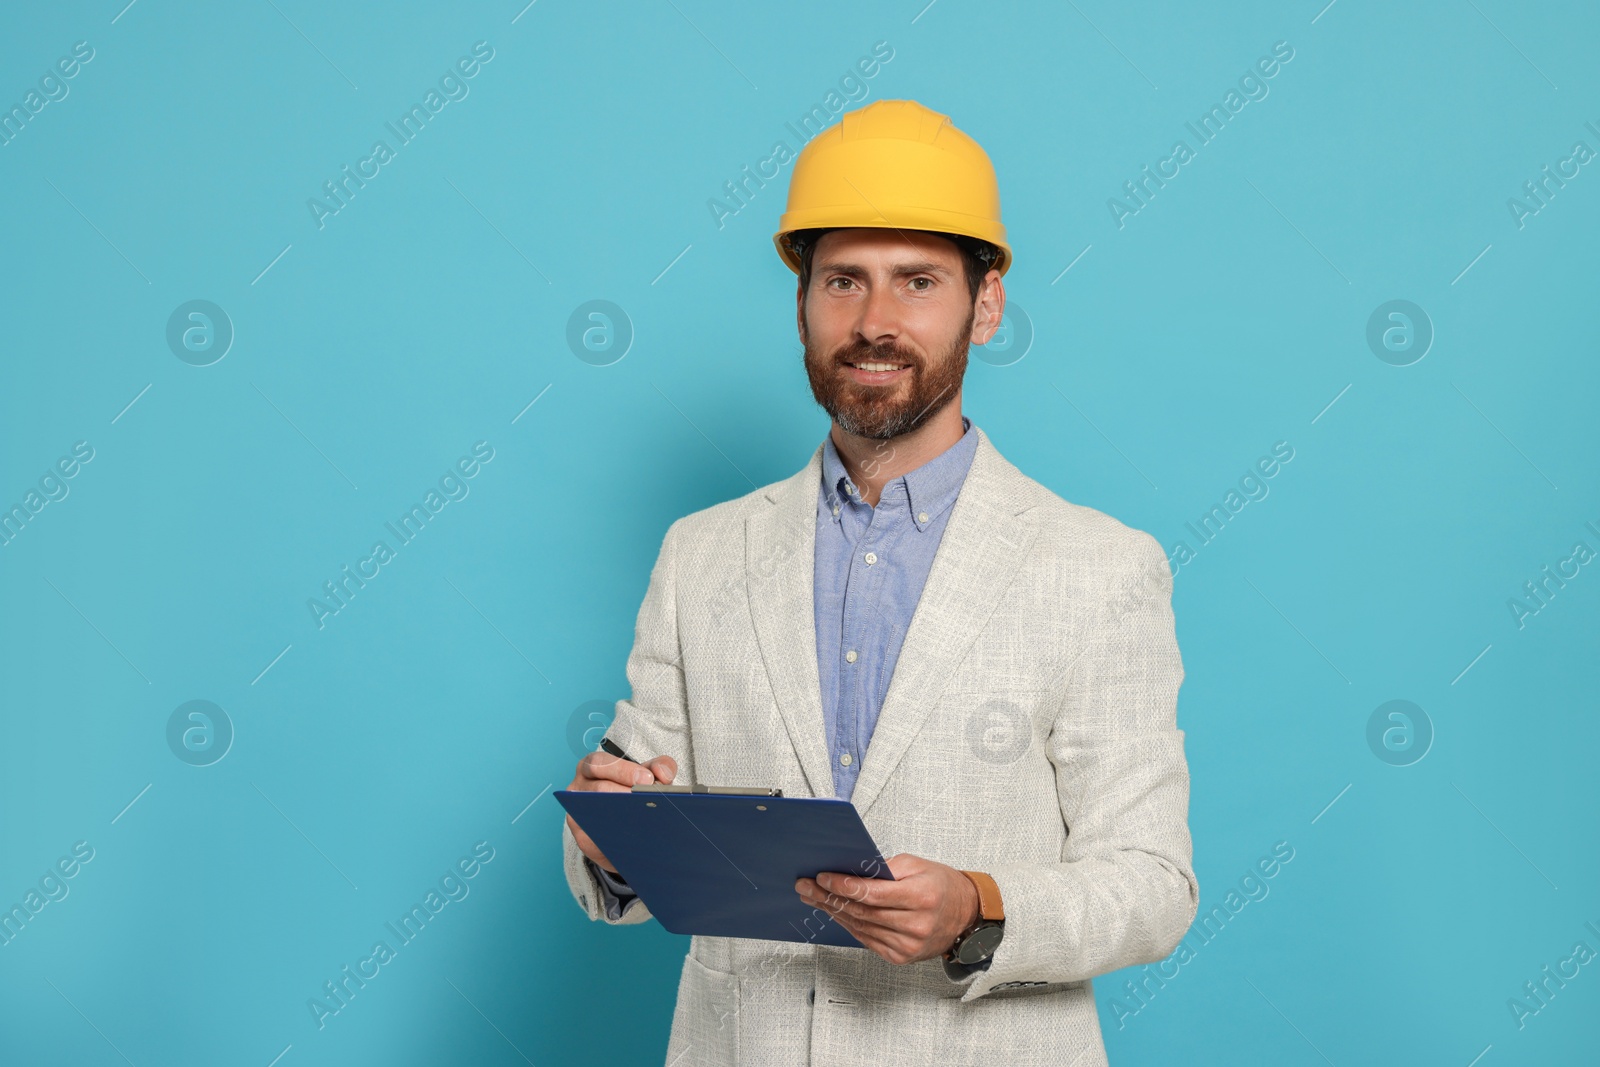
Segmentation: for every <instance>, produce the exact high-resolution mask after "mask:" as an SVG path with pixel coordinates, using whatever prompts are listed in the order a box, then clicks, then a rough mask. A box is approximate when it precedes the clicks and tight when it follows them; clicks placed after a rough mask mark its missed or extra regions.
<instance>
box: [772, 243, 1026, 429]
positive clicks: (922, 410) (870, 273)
mask: <svg viewBox="0 0 1600 1067" xmlns="http://www.w3.org/2000/svg"><path fill="white" fill-rule="evenodd" d="M1004 304H1005V290H1004V288H1003V287H1002V286H1001V284H1000V272H999V271H995V270H991V271H990V272H989V273H988V276H987V277H985V279H984V281H983V284H982V286H981V287H980V288H979V290H978V299H977V301H976V302H974V301H973V300H972V299H971V298H970V297H969V296H968V290H967V281H966V276H965V274H964V273H963V269H962V260H961V253H960V250H959V249H958V248H957V247H956V244H955V242H953V241H950V240H948V239H947V238H944V237H939V236H937V235H935V234H931V233H924V232H921V231H917V230H905V231H902V230H894V229H853V230H834V231H832V232H830V233H826V234H824V235H823V236H822V238H821V240H819V241H818V242H817V248H816V251H815V252H814V253H812V259H811V281H810V286H809V287H808V289H807V290H806V291H803V292H801V293H799V295H798V305H799V306H798V316H799V325H800V340H801V341H802V342H803V343H804V344H805V366H806V375H807V377H808V378H810V380H811V393H812V395H813V396H815V397H816V399H817V403H818V404H820V405H822V408H823V410H825V411H826V412H827V413H828V414H829V416H831V417H832V418H833V420H834V421H835V422H836V423H838V424H839V427H840V428H841V429H842V430H844V431H845V432H846V433H850V434H854V435H856V436H858V437H865V438H868V439H873V440H887V439H889V438H892V437H898V436H900V435H902V434H907V433H910V432H912V431H913V430H915V429H917V428H918V427H919V426H921V425H923V424H924V423H925V422H927V421H928V419H930V418H932V417H933V416H934V415H935V414H937V413H938V412H940V411H942V410H943V409H944V408H945V407H947V406H948V405H949V404H950V403H951V402H952V401H955V400H959V398H960V396H961V379H962V376H963V375H964V374H965V373H966V369H967V348H968V346H969V345H974V344H984V343H986V342H987V341H988V340H989V338H990V337H992V336H993V335H994V331H995V330H996V329H997V328H998V327H999V325H1000V311H1001V309H1002V308H1003V307H1004Z"/></svg>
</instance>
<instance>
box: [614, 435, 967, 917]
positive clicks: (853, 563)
mask: <svg viewBox="0 0 1600 1067" xmlns="http://www.w3.org/2000/svg"><path fill="white" fill-rule="evenodd" d="M961 426H962V434H961V439H960V440H959V441H957V442H956V443H955V444H953V445H951V446H950V447H949V448H947V449H946V450H945V451H943V452H941V453H940V454H939V455H937V456H935V457H934V458H933V459H930V460H929V461H928V462H926V463H924V464H923V465H922V466H920V467H918V468H917V469H916V470H914V471H910V472H908V473H906V474H903V475H901V476H900V477H898V478H896V479H894V480H893V481H892V482H889V483H888V484H887V485H885V486H884V487H883V491H882V492H881V493H880V494H879V497H878V504H877V506H876V507H874V506H873V505H871V504H868V503H867V502H866V501H865V500H863V499H862V498H861V494H860V491H859V489H858V488H857V487H856V485H855V483H854V482H853V481H852V480H851V479H850V476H849V474H848V473H846V471H845V468H844V463H843V461H842V460H841V459H840V458H839V452H838V450H837V449H835V448H834V446H833V436H832V434H830V435H829V436H828V438H827V440H826V441H825V442H823V445H822V484H821V485H820V486H819V487H818V492H817V538H816V557H815V566H814V568H813V584H812V602H813V605H814V608H815V616H816V618H815V620H814V623H815V626H816V632H817V675H818V678H819V680H820V681H821V683H822V713H823V715H822V717H823V723H824V725H825V728H826V730H827V745H828V757H829V760H828V761H829V763H830V765H831V766H832V767H833V789H834V793H835V795H837V796H840V797H843V798H845V799H846V800H848V799H849V798H850V795H851V794H852V793H853V792H854V791H855V785H856V779H857V777H858V776H859V775H860V773H861V760H862V757H864V756H865V755H866V752H867V746H868V744H869V743H870V742H871V741H872V733H873V730H874V729H875V728H876V727H877V725H878V712H879V711H880V710H881V709H882V708H883V698H884V695H885V694H886V693H887V692H888V691H889V681H890V679H891V678H893V676H894V668H895V664H896V663H897V662H898V661H899V659H900V646H901V645H902V644H903V643H904V642H905V636H906V630H907V629H908V628H909V627H910V625H911V616H912V613H913V612H915V611H916V608H917V601H918V600H920V599H921V598H922V587H923V585H924V583H925V582H926V581H927V578H928V571H929V570H930V569H931V568H932V566H933V557H934V553H935V552H937V551H938V548H939V542H940V540H942V539H943V537H944V528H945V524H946V523H947V522H948V521H949V519H950V509H951V507H952V506H953V505H954V504H955V502H956V497H957V496H958V495H959V494H960V492H961V486H962V484H963V483H964V482H965V481H966V478H967V471H968V470H969V469H970V468H971V467H972V457H973V454H974V453H975V452H976V451H977V447H978V435H977V434H976V433H974V432H973V429H972V420H971V419H969V418H967V417H966V416H962V419H961ZM889 458H892V457H885V461H887V460H888V459H889ZM591 866H594V870H595V872H596V873H597V874H598V875H599V876H600V881H601V884H602V886H603V888H604V890H605V893H606V896H605V900H604V902H603V903H604V907H605V910H606V914H607V915H608V916H609V917H610V918H612V919H615V918H617V917H618V916H620V915H621V913H622V909H623V908H624V907H625V906H627V904H628V903H630V902H631V901H632V900H633V898H634V896H635V894H634V892H633V890H632V889H630V888H629V887H628V886H627V884H626V883H624V882H621V881H619V880H618V879H617V878H615V877H614V876H613V875H612V874H611V873H610V872H609V871H606V870H605V869H604V868H602V867H599V866H597V865H593V864H591Z"/></svg>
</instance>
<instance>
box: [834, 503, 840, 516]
mask: <svg viewBox="0 0 1600 1067" xmlns="http://www.w3.org/2000/svg"><path fill="white" fill-rule="evenodd" d="M833 513H834V514H835V515H837V514H839V505H838V504H835V505H834V506H833Z"/></svg>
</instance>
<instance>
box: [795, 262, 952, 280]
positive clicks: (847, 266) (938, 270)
mask: <svg viewBox="0 0 1600 1067" xmlns="http://www.w3.org/2000/svg"><path fill="white" fill-rule="evenodd" d="M812 270H813V272H814V273H817V274H824V273H828V274H845V275H849V276H851V277H855V278H861V277H865V276H866V274H867V271H866V268H865V267H862V266H861V265H860V264H857V263H849V262H845V261H842V260H841V261H838V262H830V261H824V262H822V263H820V264H817V265H815V266H814V267H813V268H812ZM894 273H895V274H896V275H906V274H937V275H939V276H941V277H945V278H948V277H951V271H950V269H949V268H948V267H945V266H944V265H942V264H939V263H935V262H933V261H932V260H931V259H929V260H920V261H918V262H916V263H901V264H898V265H897V266H896V267H895V268H894Z"/></svg>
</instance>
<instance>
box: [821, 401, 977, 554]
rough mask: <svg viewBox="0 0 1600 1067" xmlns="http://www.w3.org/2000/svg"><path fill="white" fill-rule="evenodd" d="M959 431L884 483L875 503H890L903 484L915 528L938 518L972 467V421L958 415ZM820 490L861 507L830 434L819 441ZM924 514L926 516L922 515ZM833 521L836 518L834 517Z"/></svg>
mask: <svg viewBox="0 0 1600 1067" xmlns="http://www.w3.org/2000/svg"><path fill="white" fill-rule="evenodd" d="M961 431H962V432H961V438H960V440H958V441H957V442H956V443H955V444H953V445H951V446H950V447H949V448H947V449H945V450H944V451H943V452H941V453H939V454H938V455H937V456H935V457H933V458H932V459H930V460H929V461H928V462H926V463H924V464H923V465H922V466H920V467H918V468H917V469H916V470H913V471H908V472H906V473H905V474H903V475H901V476H900V477H899V478H896V479H895V480H894V481H892V482H890V483H888V484H887V485H885V486H884V487H883V493H882V494H881V495H880V497H879V499H878V503H879V504H884V503H888V502H890V494H891V493H892V492H894V491H895V490H896V488H897V487H899V486H902V485H903V487H904V489H905V497H904V499H905V502H906V507H907V508H908V509H909V510H910V512H911V518H912V521H913V522H914V523H915V524H916V527H917V529H919V530H921V529H925V528H926V527H927V526H928V525H929V524H930V523H931V522H933V520H934V519H936V518H938V517H939V515H940V514H942V513H943V512H944V510H945V509H946V508H948V507H949V506H950V505H951V504H953V503H955V499H956V495H957V494H958V493H960V491H961V485H962V483H963V482H964V481H965V480H966V477H967V471H968V469H969V468H970V467H971V466H972V457H973V454H974V453H975V452H976V451H977V447H978V435H977V434H975V433H973V432H972V420H971V419H969V418H967V417H966V416H965V415H963V416H961ZM822 490H823V493H824V494H825V495H826V496H827V497H828V499H830V500H831V501H832V502H833V503H839V502H844V501H847V502H850V503H853V504H862V505H863V506H865V505H864V502H863V501H862V499H861V497H860V495H859V494H858V492H857V490H856V487H855V483H854V482H852V481H851V480H850V476H849V474H847V473H846V472H845V469H844V461H843V460H842V459H840V458H839V450H838V449H836V448H835V447H834V445H833V434H831V433H830V434H828V436H827V437H826V438H824V440H823V443H822ZM830 507H831V505H830ZM924 515H926V516H927V518H926V519H924V518H922V516H924ZM835 521H838V517H837V516H835Z"/></svg>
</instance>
